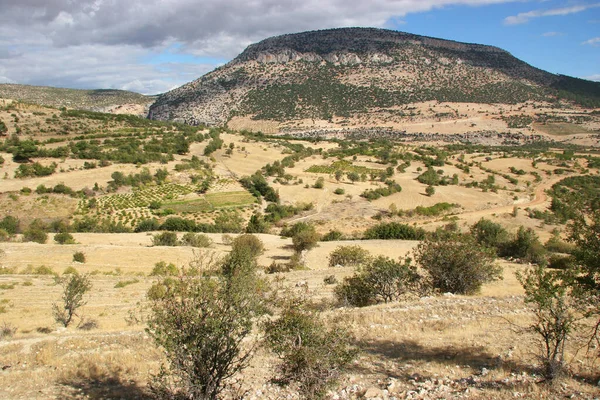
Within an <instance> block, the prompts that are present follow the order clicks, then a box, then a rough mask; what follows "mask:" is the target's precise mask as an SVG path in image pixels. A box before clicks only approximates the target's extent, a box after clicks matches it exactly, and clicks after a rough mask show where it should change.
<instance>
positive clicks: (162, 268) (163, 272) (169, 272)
mask: <svg viewBox="0 0 600 400" xmlns="http://www.w3.org/2000/svg"><path fill="white" fill-rule="evenodd" d="M178 274H179V269H178V268H177V267H176V266H175V264H172V263H169V264H167V263H166V262H164V261H159V262H157V263H156V264H154V268H152V272H150V276H176V275H178Z"/></svg>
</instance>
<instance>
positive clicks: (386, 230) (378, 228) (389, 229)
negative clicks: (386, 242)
mask: <svg viewBox="0 0 600 400" xmlns="http://www.w3.org/2000/svg"><path fill="white" fill-rule="evenodd" d="M364 238H365V239H403V240H423V239H424V238H425V231H424V230H423V229H422V228H415V227H412V226H409V225H406V224H401V223H398V222H389V223H381V224H379V225H375V226H373V227H371V228H369V229H367V230H366V231H365V233H364Z"/></svg>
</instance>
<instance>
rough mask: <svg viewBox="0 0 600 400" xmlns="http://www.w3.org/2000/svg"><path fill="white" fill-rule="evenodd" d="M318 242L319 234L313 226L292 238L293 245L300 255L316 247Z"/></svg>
mask: <svg viewBox="0 0 600 400" xmlns="http://www.w3.org/2000/svg"><path fill="white" fill-rule="evenodd" d="M318 242H319V234H318V233H317V231H316V230H315V227H314V226H312V225H308V228H306V229H303V230H301V231H299V232H297V233H296V234H295V235H294V236H293V237H292V245H293V247H294V250H296V252H298V253H300V252H302V251H304V250H310V249H312V248H314V247H316V246H317V243H318Z"/></svg>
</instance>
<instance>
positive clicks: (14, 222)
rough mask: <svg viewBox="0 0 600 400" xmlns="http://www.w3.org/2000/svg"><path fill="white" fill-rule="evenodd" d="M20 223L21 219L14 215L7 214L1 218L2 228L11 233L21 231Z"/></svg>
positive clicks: (0, 227) (0, 226) (0, 225)
mask: <svg viewBox="0 0 600 400" xmlns="http://www.w3.org/2000/svg"><path fill="white" fill-rule="evenodd" d="M20 225H21V223H20V222H19V220H18V219H17V218H16V217H13V216H12V215H7V216H5V217H4V218H2V220H0V229H4V230H5V231H6V232H8V234H10V235H14V234H17V233H19V229H20Z"/></svg>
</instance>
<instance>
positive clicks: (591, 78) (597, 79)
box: [583, 74, 600, 82]
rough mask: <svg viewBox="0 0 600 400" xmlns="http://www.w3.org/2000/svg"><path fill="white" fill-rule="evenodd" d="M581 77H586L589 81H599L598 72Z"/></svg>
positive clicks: (599, 75)
mask: <svg viewBox="0 0 600 400" xmlns="http://www.w3.org/2000/svg"><path fill="white" fill-rule="evenodd" d="M583 79H588V80H590V81H596V82H600V74H594V75H590V76H586V77H584V78H583Z"/></svg>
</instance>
